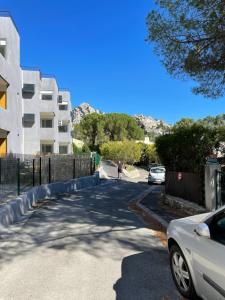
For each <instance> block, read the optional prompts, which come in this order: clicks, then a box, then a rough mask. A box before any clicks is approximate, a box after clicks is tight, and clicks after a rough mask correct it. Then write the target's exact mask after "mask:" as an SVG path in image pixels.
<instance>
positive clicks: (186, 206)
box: [162, 194, 208, 216]
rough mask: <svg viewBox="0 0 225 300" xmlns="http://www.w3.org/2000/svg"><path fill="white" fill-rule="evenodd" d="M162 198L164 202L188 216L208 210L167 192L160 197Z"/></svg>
mask: <svg viewBox="0 0 225 300" xmlns="http://www.w3.org/2000/svg"><path fill="white" fill-rule="evenodd" d="M162 200H163V203H164V204H166V205H168V206H170V207H171V208H174V209H178V210H179V209H180V210H182V211H183V212H185V213H186V214H187V215H190V216H192V215H198V214H202V213H206V212H208V211H207V210H206V209H205V208H204V207H202V206H200V205H198V204H196V203H193V202H190V201H187V200H184V199H182V198H178V197H174V196H171V195H168V194H165V195H164V196H163V197H162Z"/></svg>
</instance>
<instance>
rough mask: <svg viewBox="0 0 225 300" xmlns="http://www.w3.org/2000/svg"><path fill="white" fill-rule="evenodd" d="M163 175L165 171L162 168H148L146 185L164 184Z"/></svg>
mask: <svg viewBox="0 0 225 300" xmlns="http://www.w3.org/2000/svg"><path fill="white" fill-rule="evenodd" d="M165 173H166V169H165V168H164V167H163V166H157V167H152V168H150V171H149V175H148V184H152V183H164V182H165Z"/></svg>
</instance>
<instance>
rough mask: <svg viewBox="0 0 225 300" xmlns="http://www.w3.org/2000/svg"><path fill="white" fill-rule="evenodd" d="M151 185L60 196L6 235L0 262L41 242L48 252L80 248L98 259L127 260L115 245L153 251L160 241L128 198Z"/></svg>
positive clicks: (117, 186)
mask: <svg viewBox="0 0 225 300" xmlns="http://www.w3.org/2000/svg"><path fill="white" fill-rule="evenodd" d="M145 188H146V187H144V186H143V185H139V184H136V183H130V182H123V181H121V182H117V183H115V184H110V185H109V186H104V185H102V186H101V185H100V186H97V187H95V188H92V189H87V190H83V191H81V192H77V193H74V194H72V195H71V194H68V195H58V196H57V197H56V198H55V199H51V200H49V201H48V202H47V204H45V205H44V206H43V207H41V208H40V209H38V210H36V211H35V212H34V213H33V214H32V216H31V218H30V219H29V220H28V221H27V222H26V223H25V224H24V226H23V227H22V228H21V229H19V230H17V231H16V233H15V232H9V233H6V234H3V233H2V234H1V236H0V240H1V248H0V267H2V266H3V265H4V264H5V263H8V262H10V261H11V260H13V259H15V258H16V257H17V256H25V255H28V254H29V253H31V252H34V251H36V250H38V249H39V248H40V247H42V251H53V255H54V251H60V250H66V251H67V252H72V251H74V250H80V251H84V252H86V253H88V254H90V255H93V256H95V257H97V258H98V257H102V256H106V257H107V256H110V257H112V258H113V259H115V260H120V259H121V253H120V251H119V250H118V251H112V249H113V248H114V249H116V248H119V249H122V250H125V251H126V250H134V251H145V250H146V251H147V250H148V249H149V248H150V247H151V246H155V245H156V244H157V243H159V241H158V240H157V238H155V240H154V238H152V237H151V233H150V232H148V231H147V229H146V231H145V230H144V228H145V225H144V224H143V222H142V221H141V220H140V219H139V218H138V217H137V216H136V215H135V214H134V213H133V212H131V211H130V210H129V209H128V201H130V200H132V199H134V198H135V197H138V195H139V194H140V193H141V192H143V191H144V190H145ZM12 228H13V226H12ZM124 232H126V235H125V238H124ZM147 234H149V237H151V239H150V238H149V239H148V238H147ZM151 243H152V244H154V245H152V244H151ZM103 244H104V245H106V246H105V247H104V249H103V247H102V245H103ZM118 246H119V247H118ZM122 250H121V251H122Z"/></svg>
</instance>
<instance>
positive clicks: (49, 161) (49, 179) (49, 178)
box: [48, 157, 51, 183]
mask: <svg viewBox="0 0 225 300" xmlns="http://www.w3.org/2000/svg"><path fill="white" fill-rule="evenodd" d="M48 183H51V158H50V157H49V158H48Z"/></svg>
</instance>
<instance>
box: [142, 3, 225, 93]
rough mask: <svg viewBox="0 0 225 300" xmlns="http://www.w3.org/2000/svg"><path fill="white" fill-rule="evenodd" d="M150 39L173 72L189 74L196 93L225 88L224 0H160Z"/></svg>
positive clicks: (151, 21) (152, 18) (150, 23)
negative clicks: (195, 84) (195, 83)
mask: <svg viewBox="0 0 225 300" xmlns="http://www.w3.org/2000/svg"><path fill="white" fill-rule="evenodd" d="M156 4H157V5H158V9H156V10H152V11H151V13H150V14H149V15H148V18H147V25H148V29H149V36H148V40H149V41H151V42H153V43H154V44H155V51H156V53H157V54H158V55H159V57H160V59H161V61H162V62H163V64H164V66H165V67H166V69H167V70H168V72H169V73H170V74H172V75H173V76H175V77H176V78H186V77H189V78H191V79H193V80H195V81H196V82H198V85H197V86H196V87H194V88H193V92H194V93H195V94H202V95H204V96H206V97H212V98H217V97H220V96H222V95H223V94H224V92H225V84H224V83H225V81H224V78H225V30H224V29H225V18H224V16H225V5H224V1H222V0H213V1H212V0H156Z"/></svg>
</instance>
